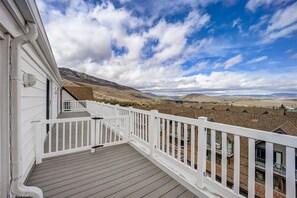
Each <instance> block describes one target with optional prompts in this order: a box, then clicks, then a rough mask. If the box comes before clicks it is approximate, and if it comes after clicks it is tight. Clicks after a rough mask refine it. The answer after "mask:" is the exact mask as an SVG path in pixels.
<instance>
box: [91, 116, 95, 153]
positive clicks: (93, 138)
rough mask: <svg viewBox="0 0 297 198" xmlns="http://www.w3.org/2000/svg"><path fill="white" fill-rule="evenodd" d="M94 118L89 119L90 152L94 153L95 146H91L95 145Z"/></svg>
mask: <svg viewBox="0 0 297 198" xmlns="http://www.w3.org/2000/svg"><path fill="white" fill-rule="evenodd" d="M95 133H96V119H94V118H92V119H91V153H95V151H96V150H95V148H93V147H94V146H95V145H96V135H95Z"/></svg>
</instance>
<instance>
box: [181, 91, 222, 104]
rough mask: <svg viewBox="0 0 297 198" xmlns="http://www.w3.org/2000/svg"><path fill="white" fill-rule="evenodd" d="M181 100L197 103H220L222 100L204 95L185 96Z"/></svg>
mask: <svg viewBox="0 0 297 198" xmlns="http://www.w3.org/2000/svg"><path fill="white" fill-rule="evenodd" d="M179 99H180V100H184V101H195V102H220V101H221V100H220V98H216V97H212V96H206V95H204V94H199V93H192V94H188V95H185V96H180V97H179Z"/></svg>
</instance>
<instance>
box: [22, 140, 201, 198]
mask: <svg viewBox="0 0 297 198" xmlns="http://www.w3.org/2000/svg"><path fill="white" fill-rule="evenodd" d="M27 185H33V186H38V187H40V188H41V189H42V190H43V192H44V196H45V197H55V198H59V197H60V198H62V197H112V198H120V197H133V198H137V197H161V196H164V197H178V196H180V197H194V196H195V195H193V194H192V193H191V192H190V191H188V190H187V189H186V188H184V187H183V186H182V185H180V184H179V183H178V182H177V181H175V180H174V179H173V178H171V177H170V176H168V175H167V174H166V173H165V172H163V171H162V170H161V169H159V168H158V167H157V166H155V165H154V164H152V163H151V162H150V161H149V160H148V159H146V158H145V157H144V156H142V155H141V154H140V153H138V152H137V151H136V150H134V149H133V148H132V147H131V146H130V145H128V144H121V145H117V146H111V147H106V148H99V149H97V150H96V152H95V153H90V151H83V152H78V153H74V154H68V155H64V156H58V157H52V158H48V159H45V160H43V163H42V164H40V165H37V166H36V167H35V168H34V169H33V172H32V174H31V175H30V177H29V179H28V182H27Z"/></svg>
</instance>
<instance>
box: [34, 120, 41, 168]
mask: <svg viewBox="0 0 297 198" xmlns="http://www.w3.org/2000/svg"><path fill="white" fill-rule="evenodd" d="M34 122H35V124H34V126H35V156H36V164H41V163H42V146H43V143H42V131H41V122H40V121H34Z"/></svg>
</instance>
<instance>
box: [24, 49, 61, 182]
mask: <svg viewBox="0 0 297 198" xmlns="http://www.w3.org/2000/svg"><path fill="white" fill-rule="evenodd" d="M25 50H26V51H29V54H30V55H28V52H26V51H25ZM25 50H22V51H21V62H20V65H21V76H23V74H24V73H31V74H33V75H34V76H35V77H36V80H37V81H36V85H34V86H33V87H26V88H25V87H22V88H21V123H22V127H21V128H22V159H23V161H22V162H23V163H22V165H23V173H24V174H23V179H24V178H26V176H27V174H28V173H29V171H30V169H31V167H32V166H33V164H34V161H35V150H34V149H35V130H34V128H33V127H34V125H33V124H32V123H31V121H32V120H37V119H45V118H46V80H47V74H46V72H45V69H44V68H45V66H44V65H42V62H41V61H40V60H39V59H37V58H36V57H37V55H36V54H32V53H34V52H33V51H32V49H30V47H29V46H28V45H27V46H26V47H25ZM32 57H34V60H33V59H32ZM21 83H22V84H23V82H21ZM54 86H56V85H53V87H54ZM52 96H57V95H55V94H52ZM56 98H57V97H56ZM57 104H58V103H57V99H54V98H53V99H52V108H53V109H52V118H56V117H57V107H56V106H57ZM53 105H55V107H53ZM42 130H45V128H43V129H42Z"/></svg>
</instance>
